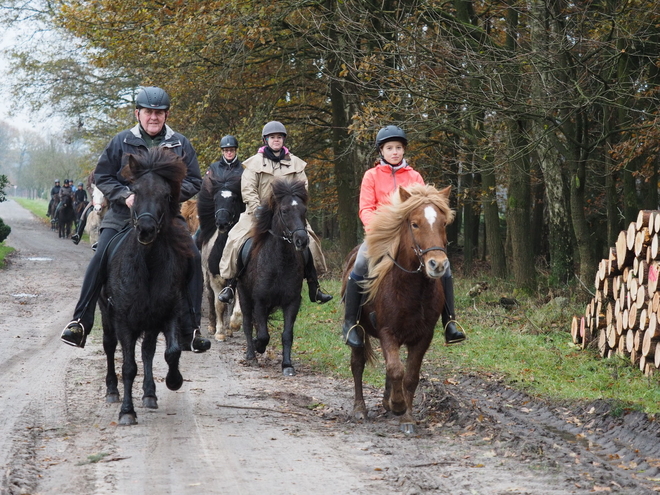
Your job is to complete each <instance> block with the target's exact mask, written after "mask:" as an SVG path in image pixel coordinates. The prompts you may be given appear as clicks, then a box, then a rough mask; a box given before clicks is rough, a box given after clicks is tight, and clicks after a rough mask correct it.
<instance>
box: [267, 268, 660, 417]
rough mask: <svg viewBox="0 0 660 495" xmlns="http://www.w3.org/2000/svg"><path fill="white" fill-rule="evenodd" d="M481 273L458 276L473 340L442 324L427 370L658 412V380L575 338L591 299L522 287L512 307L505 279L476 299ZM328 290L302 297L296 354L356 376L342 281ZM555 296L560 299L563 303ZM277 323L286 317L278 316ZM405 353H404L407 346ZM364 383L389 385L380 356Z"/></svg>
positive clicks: (318, 367)
mask: <svg viewBox="0 0 660 495" xmlns="http://www.w3.org/2000/svg"><path fill="white" fill-rule="evenodd" d="M476 282H477V281H476V280H463V279H460V278H459V277H456V279H455V284H456V291H455V292H456V297H457V312H458V315H459V318H458V320H459V322H460V323H461V324H462V326H463V327H464V328H465V330H466V333H467V335H468V340H467V341H466V342H464V343H462V344H459V345H454V346H445V345H444V339H443V334H442V330H441V328H440V326H438V327H436V332H435V337H434V340H433V343H432V344H431V348H430V349H429V351H428V353H427V355H426V358H425V362H424V364H423V366H422V371H423V372H424V371H426V372H430V373H434V374H435V373H437V374H439V375H440V377H442V376H443V375H444V376H445V377H447V378H450V377H452V376H454V375H461V374H463V373H468V372H472V373H475V374H477V375H484V376H491V377H492V376H494V377H496V378H498V379H502V380H504V381H505V382H506V383H507V384H509V385H511V386H513V387H517V388H520V389H522V390H524V391H525V392H527V393H528V394H531V395H533V396H538V397H542V398H548V399H553V400H559V401H593V400H596V399H603V400H608V401H611V402H612V403H614V404H620V406H617V407H618V408H619V409H620V410H623V409H634V410H640V411H644V412H646V413H649V414H655V413H658V412H660V380H659V379H658V375H656V376H654V377H650V378H649V377H646V376H644V375H643V374H642V373H641V372H640V371H639V369H637V368H636V367H633V366H632V365H631V364H630V362H629V360H628V359H627V358H621V357H616V358H613V359H602V358H600V356H599V355H598V353H597V352H596V351H595V350H594V349H586V350H582V349H580V348H578V347H577V346H575V345H573V344H572V342H571V336H570V324H571V318H572V316H573V315H574V314H583V313H584V308H585V305H586V304H582V303H580V302H576V301H575V300H572V299H571V298H570V297H564V298H562V299H560V300H555V301H554V302H550V303H547V302H546V300H547V299H548V298H543V299H541V298H526V297H524V296H520V295H517V294H516V298H517V300H518V302H519V306H517V307H514V308H513V309H512V310H506V309H504V308H503V307H501V306H500V305H499V304H498V301H499V299H500V297H501V296H504V295H506V296H508V297H511V295H512V294H514V291H513V289H512V288H511V287H510V286H507V284H502V285H501V286H499V287H496V288H493V287H492V283H491V289H490V290H488V291H486V292H484V293H482V294H481V295H480V296H478V297H477V298H476V299H475V300H474V301H473V300H472V299H471V298H470V297H469V296H467V292H468V290H469V289H470V287H472V286H474V285H475V284H476ZM322 285H323V287H324V289H325V290H326V291H328V292H330V293H332V294H333V295H335V298H334V299H333V300H332V301H330V302H329V303H327V304H325V305H316V304H312V303H310V302H309V300H308V299H307V298H306V297H305V298H303V305H302V307H301V310H300V313H299V315H298V319H297V322H296V329H295V338H294V349H293V354H294V360H300V361H302V362H305V363H306V364H308V365H309V366H311V367H312V368H313V369H314V370H315V371H318V372H320V373H324V374H329V375H332V376H335V377H339V378H350V377H351V372H350V350H349V348H348V347H346V346H345V345H344V344H343V343H342V342H341V337H340V335H341V322H342V320H343V306H342V305H341V304H340V302H339V290H340V283H339V281H337V280H325V281H323V283H322ZM557 301H561V304H558V303H557ZM275 324H276V326H277V327H278V328H279V327H280V325H281V322H279V321H277V322H276V323H275ZM402 355H404V353H402ZM365 382H366V383H369V384H371V385H373V386H376V387H383V385H384V366H383V359H382V356H379V362H378V363H377V364H376V366H375V367H368V368H367V371H366V372H365Z"/></svg>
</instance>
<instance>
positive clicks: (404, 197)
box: [399, 186, 411, 203]
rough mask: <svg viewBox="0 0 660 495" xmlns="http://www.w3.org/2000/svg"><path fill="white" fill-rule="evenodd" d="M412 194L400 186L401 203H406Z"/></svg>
mask: <svg viewBox="0 0 660 495" xmlns="http://www.w3.org/2000/svg"><path fill="white" fill-rule="evenodd" d="M410 196H411V194H410V193H409V192H408V190H407V189H404V188H403V187H402V186H399V198H401V202H402V203H403V202H404V201H406V200H407V199H408V198H409V197H410Z"/></svg>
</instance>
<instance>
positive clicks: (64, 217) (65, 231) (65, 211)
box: [57, 195, 76, 239]
mask: <svg viewBox="0 0 660 495" xmlns="http://www.w3.org/2000/svg"><path fill="white" fill-rule="evenodd" d="M75 221H76V212H75V211H74V209H73V198H72V197H71V196H68V195H64V197H63V198H62V204H61V206H60V209H59V210H58V212H57V225H58V233H59V236H60V237H63V238H65V239H68V238H69V237H71V229H72V227H73V223H74V222H75Z"/></svg>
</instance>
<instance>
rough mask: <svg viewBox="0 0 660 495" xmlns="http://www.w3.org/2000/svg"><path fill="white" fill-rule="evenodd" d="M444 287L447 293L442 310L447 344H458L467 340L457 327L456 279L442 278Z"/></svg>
mask: <svg viewBox="0 0 660 495" xmlns="http://www.w3.org/2000/svg"><path fill="white" fill-rule="evenodd" d="M442 287H443V288H444V291H445V307H444V309H443V310H442V326H443V328H444V329H445V343H447V344H456V343H458V342H462V341H464V340H465V334H464V333H463V332H461V331H460V330H459V329H458V328H457V327H456V313H455V312H454V279H453V278H452V277H451V276H448V277H442Z"/></svg>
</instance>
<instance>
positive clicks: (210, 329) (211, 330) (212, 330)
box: [206, 325, 215, 335]
mask: <svg viewBox="0 0 660 495" xmlns="http://www.w3.org/2000/svg"><path fill="white" fill-rule="evenodd" d="M206 332H207V333H208V334H209V335H215V327H214V326H213V327H212V326H211V325H209V326H208V327H206Z"/></svg>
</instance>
